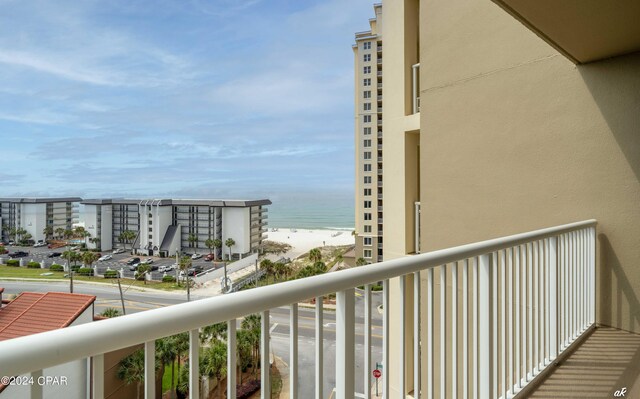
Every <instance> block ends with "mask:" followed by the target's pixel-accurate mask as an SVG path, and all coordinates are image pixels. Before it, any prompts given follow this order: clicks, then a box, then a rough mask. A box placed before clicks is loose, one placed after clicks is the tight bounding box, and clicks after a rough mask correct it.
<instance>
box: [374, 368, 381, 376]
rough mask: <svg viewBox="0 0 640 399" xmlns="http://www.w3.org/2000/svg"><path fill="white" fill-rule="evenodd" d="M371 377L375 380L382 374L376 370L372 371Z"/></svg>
mask: <svg viewBox="0 0 640 399" xmlns="http://www.w3.org/2000/svg"><path fill="white" fill-rule="evenodd" d="M373 376H374V377H375V378H380V377H381V376H382V372H381V371H380V370H378V369H375V370H373Z"/></svg>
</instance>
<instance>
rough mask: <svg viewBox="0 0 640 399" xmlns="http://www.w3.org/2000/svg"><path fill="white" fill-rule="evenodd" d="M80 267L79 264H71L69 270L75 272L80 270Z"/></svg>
mask: <svg viewBox="0 0 640 399" xmlns="http://www.w3.org/2000/svg"><path fill="white" fill-rule="evenodd" d="M80 267H81V266H80V265H73V266H71V271H72V272H77V271H78V270H80Z"/></svg>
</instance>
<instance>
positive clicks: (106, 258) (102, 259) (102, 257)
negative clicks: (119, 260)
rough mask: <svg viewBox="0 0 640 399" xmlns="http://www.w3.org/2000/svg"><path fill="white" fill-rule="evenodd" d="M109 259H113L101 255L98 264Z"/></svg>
mask: <svg viewBox="0 0 640 399" xmlns="http://www.w3.org/2000/svg"><path fill="white" fill-rule="evenodd" d="M109 259H113V255H109V254H106V255H102V256H101V257H100V258H99V259H98V261H99V262H104V261H105V260H109Z"/></svg>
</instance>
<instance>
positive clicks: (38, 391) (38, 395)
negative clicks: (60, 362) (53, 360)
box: [29, 369, 43, 399]
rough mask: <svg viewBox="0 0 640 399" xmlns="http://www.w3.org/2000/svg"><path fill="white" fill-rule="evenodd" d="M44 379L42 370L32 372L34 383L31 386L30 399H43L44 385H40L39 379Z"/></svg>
mask: <svg viewBox="0 0 640 399" xmlns="http://www.w3.org/2000/svg"><path fill="white" fill-rule="evenodd" d="M40 377H42V369H40V370H36V371H32V372H31V378H33V381H34V383H33V384H31V386H30V388H31V389H30V392H29V395H30V396H29V398H30V399H42V398H43V396H42V384H38V383H37V381H38V379H39V378H40Z"/></svg>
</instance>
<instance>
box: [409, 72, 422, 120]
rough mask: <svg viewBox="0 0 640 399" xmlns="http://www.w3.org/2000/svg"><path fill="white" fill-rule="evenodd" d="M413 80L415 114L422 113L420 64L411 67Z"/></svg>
mask: <svg viewBox="0 0 640 399" xmlns="http://www.w3.org/2000/svg"><path fill="white" fill-rule="evenodd" d="M411 72H412V80H411V83H412V84H411V88H412V93H411V94H412V96H411V98H412V99H413V113H414V114H417V113H418V112H420V64H415V65H413V66H412V67H411Z"/></svg>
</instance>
